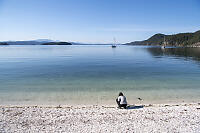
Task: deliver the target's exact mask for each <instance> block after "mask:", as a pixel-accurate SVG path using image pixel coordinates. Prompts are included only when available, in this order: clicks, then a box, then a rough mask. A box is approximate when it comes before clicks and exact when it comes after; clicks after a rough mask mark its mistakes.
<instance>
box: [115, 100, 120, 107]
mask: <svg viewBox="0 0 200 133" xmlns="http://www.w3.org/2000/svg"><path fill="white" fill-rule="evenodd" d="M116 102H117V105H118V107H120V102H119V101H118V99H116Z"/></svg>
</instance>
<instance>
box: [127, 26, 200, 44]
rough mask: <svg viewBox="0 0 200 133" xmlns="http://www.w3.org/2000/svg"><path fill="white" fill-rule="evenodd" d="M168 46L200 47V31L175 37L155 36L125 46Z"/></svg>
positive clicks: (159, 34) (174, 35) (179, 34)
mask: <svg viewBox="0 0 200 133" xmlns="http://www.w3.org/2000/svg"><path fill="white" fill-rule="evenodd" d="M164 40H165V42H166V45H167V46H200V30H199V31H196V32H193V33H192V32H188V33H178V34H173V35H165V34H161V33H158V34H155V35H153V36H152V37H150V38H148V39H147V40H144V41H134V42H130V43H125V45H158V46H159V45H163V44H164Z"/></svg>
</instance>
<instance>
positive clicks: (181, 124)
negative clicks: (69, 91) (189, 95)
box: [0, 103, 200, 133]
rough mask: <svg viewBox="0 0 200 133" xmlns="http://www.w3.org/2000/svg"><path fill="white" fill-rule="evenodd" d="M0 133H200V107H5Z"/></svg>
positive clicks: (191, 105)
mask: <svg viewBox="0 0 200 133" xmlns="http://www.w3.org/2000/svg"><path fill="white" fill-rule="evenodd" d="M0 132H3V133H4V132H83V133H86V132H102V133H105V132H136V133H143V132H170V133H172V132H182V133H186V132H188V133H197V132H200V104H199V103H198V104H197V103H193V104H177V105H176V104H170V105H169V104H156V105H145V106H144V107H141V108H134V109H117V108H116V106H114V105H113V106H96V105H91V106H58V107H55V106H54V107H53V106H51V107H50V106H9V107H6V106H1V107H0Z"/></svg>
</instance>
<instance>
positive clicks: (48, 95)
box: [0, 45, 200, 105]
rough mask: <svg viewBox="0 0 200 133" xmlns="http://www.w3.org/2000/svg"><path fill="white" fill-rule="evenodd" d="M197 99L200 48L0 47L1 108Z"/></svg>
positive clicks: (199, 89)
mask: <svg viewBox="0 0 200 133" xmlns="http://www.w3.org/2000/svg"><path fill="white" fill-rule="evenodd" d="M119 91H122V92H123V93H124V94H125V95H126V96H127V99H128V102H129V103H130V104H135V103H139V101H138V100H137V98H138V97H140V98H142V99H143V101H141V102H142V103H171V102H199V101H200V48H167V49H161V48H159V47H146V46H118V47H117V48H111V47H110V46H108V45H101V46H95V45H93V46H88V45H87V46H82V45H77V46H39V45H38V46H0V104H1V105H4V104H6V105H21V104H23V105H47V104H48V105H58V104H66V105H74V104H115V98H116V97H117V95H118V93H119Z"/></svg>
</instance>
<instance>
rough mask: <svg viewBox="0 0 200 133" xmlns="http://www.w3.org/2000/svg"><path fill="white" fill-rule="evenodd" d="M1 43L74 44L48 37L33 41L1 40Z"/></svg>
mask: <svg viewBox="0 0 200 133" xmlns="http://www.w3.org/2000/svg"><path fill="white" fill-rule="evenodd" d="M0 45H72V43H69V42H59V41H53V40H48V39H38V40H31V41H5V42H0Z"/></svg>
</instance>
